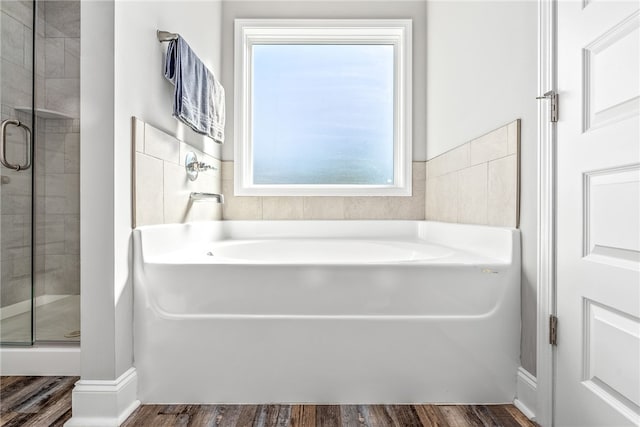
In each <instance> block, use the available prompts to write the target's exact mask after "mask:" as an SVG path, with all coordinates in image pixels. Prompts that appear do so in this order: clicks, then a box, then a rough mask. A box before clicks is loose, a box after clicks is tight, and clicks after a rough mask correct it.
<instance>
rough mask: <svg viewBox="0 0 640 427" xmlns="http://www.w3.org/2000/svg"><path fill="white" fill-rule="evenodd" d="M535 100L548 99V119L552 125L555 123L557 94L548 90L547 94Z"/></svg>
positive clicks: (556, 117)
mask: <svg viewBox="0 0 640 427" xmlns="http://www.w3.org/2000/svg"><path fill="white" fill-rule="evenodd" d="M536 99H548V100H550V101H551V105H549V118H550V120H551V122H552V123H555V122H557V121H558V113H559V110H558V108H559V106H558V94H557V93H555V91H553V90H550V91H549V92H547V93H545V94H544V95H542V96H538V97H536Z"/></svg>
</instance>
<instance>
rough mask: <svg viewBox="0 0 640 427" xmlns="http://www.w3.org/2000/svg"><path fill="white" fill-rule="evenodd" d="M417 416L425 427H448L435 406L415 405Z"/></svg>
mask: <svg viewBox="0 0 640 427" xmlns="http://www.w3.org/2000/svg"><path fill="white" fill-rule="evenodd" d="M415 410H416V414H418V418H420V422H421V423H422V425H423V426H425V427H447V426H448V424H447V422H446V420H445V419H444V418H443V417H442V414H441V413H440V411H439V410H438V408H437V407H436V406H433V405H415Z"/></svg>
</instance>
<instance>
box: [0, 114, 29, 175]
mask: <svg viewBox="0 0 640 427" xmlns="http://www.w3.org/2000/svg"><path fill="white" fill-rule="evenodd" d="M9 125H13V126H16V127H19V128H23V129H24V132H25V135H26V137H27V140H26V142H27V143H26V149H27V161H26V163H25V164H23V165H14V164H13V163H9V161H8V160H7V127H8V126H9ZM31 138H32V137H31V129H30V128H29V126H27V125H26V124H24V123H22V122H20V121H19V120H14V119H7V120H3V121H2V124H1V125H0V163H2V165H3V166H4V167H6V168H9V169H13V170H14V171H22V170H27V169H29V168H30V167H31V143H32V139H31Z"/></svg>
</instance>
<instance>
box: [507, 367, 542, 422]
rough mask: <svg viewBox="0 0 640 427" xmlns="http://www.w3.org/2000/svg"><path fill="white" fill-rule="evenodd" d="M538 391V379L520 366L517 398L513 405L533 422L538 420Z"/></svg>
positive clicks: (517, 378) (517, 380)
mask: <svg viewBox="0 0 640 427" xmlns="http://www.w3.org/2000/svg"><path fill="white" fill-rule="evenodd" d="M536 389H537V384H536V377H534V376H533V375H531V373H530V372H529V371H527V370H526V369H524V368H523V367H522V366H520V367H519V368H518V375H517V377H516V398H515V400H514V401H513V404H514V406H515V407H516V408H518V409H519V410H520V412H522V413H523V414H524V415H525V416H526V417H527V418H529V419H530V420H532V421H535V419H536V406H537V404H536V400H537V390H536Z"/></svg>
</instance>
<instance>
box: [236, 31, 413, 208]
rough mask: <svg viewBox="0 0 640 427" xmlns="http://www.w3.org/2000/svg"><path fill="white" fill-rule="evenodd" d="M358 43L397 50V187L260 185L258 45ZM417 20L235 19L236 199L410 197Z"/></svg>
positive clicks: (395, 120) (395, 143) (395, 128)
mask: <svg viewBox="0 0 640 427" xmlns="http://www.w3.org/2000/svg"><path fill="white" fill-rule="evenodd" d="M264 43H269V44H278V43H286V44H292V43H332V44H336V43H345V44H349V43H358V44H379V43H384V44H392V45H393V46H395V52H396V53H395V55H396V60H395V76H396V77H395V83H394V86H395V89H394V93H395V95H394V97H395V100H394V102H395V106H396V108H395V113H394V114H395V117H394V123H395V124H394V184H393V185H379V186H378V185H375V186H374V185H369V186H365V185H288V186H284V185H255V184H253V168H252V154H251V153H252V147H251V140H252V135H251V102H250V97H251V82H252V76H251V71H252V65H251V49H252V46H253V45H254V44H264ZM412 52H413V48H412V20H410V19H236V20H235V44H234V63H235V75H234V82H235V83H234V99H235V100H236V103H235V114H234V117H235V119H234V120H235V128H234V129H235V130H234V135H235V136H234V139H235V143H234V149H235V159H236V161H235V189H234V192H235V195H239V196H312V195H313V196H410V195H411V192H412V189H411V181H412V180H411V176H412V171H411V167H412Z"/></svg>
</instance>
